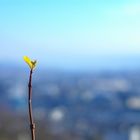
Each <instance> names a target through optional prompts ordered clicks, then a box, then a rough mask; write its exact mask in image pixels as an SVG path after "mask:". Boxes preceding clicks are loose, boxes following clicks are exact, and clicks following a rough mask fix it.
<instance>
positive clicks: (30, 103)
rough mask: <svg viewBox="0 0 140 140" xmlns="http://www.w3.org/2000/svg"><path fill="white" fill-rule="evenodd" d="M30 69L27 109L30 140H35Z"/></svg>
mask: <svg viewBox="0 0 140 140" xmlns="http://www.w3.org/2000/svg"><path fill="white" fill-rule="evenodd" d="M32 73H33V71H32V69H31V70H30V77H29V84H28V92H29V94H28V109H29V119H30V130H31V136H32V140H35V123H34V120H33V113H32Z"/></svg>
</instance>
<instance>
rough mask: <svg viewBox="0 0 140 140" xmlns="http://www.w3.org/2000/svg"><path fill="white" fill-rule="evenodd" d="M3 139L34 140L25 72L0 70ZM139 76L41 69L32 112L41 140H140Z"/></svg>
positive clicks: (36, 77) (35, 79)
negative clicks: (31, 130)
mask: <svg viewBox="0 0 140 140" xmlns="http://www.w3.org/2000/svg"><path fill="white" fill-rule="evenodd" d="M0 73H1V74H0V140H9V139H10V140H30V130H29V125H28V122H29V119H28V107H27V84H28V83H27V82H28V74H29V73H28V71H27V70H26V69H22V68H17V67H16V68H15V67H10V68H8V67H3V68H1V69H0ZM139 75H140V72H139V71H138V70H137V71H116V72H115V71H114V72H113V71H112V72H111V71H106V72H105V71H104V72H99V73H98V72H87V73H86V72H85V73H84V72H83V73H78V72H77V73H76V72H75V73H74V72H64V71H55V70H53V71H51V70H50V71H48V70H36V71H35V72H34V77H33V112H34V119H35V122H36V132H37V134H36V136H37V139H38V140H39V139H40V140H46V139H47V140H140V76H139Z"/></svg>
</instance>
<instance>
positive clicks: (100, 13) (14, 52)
mask: <svg viewBox="0 0 140 140" xmlns="http://www.w3.org/2000/svg"><path fill="white" fill-rule="evenodd" d="M0 19H1V20H0V21H1V22H0V61H1V62H5V61H11V62H13V63H18V64H20V63H22V57H23V56H24V55H28V56H29V57H31V58H35V59H37V60H38V61H39V63H40V65H41V66H44V67H45V66H48V67H56V68H63V69H90V68H92V67H99V68H102V67H122V66H125V65H126V66H128V67H129V65H130V67H132V66H133V65H135V66H136V65H140V63H139V61H138V60H139V58H140V57H139V56H140V39H139V38H140V1H138V0H117V1H115V2H114V0H44V1H42V0H34V1H32V0H20V1H19V0H12V1H11V0H0ZM114 63H116V64H114Z"/></svg>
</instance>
